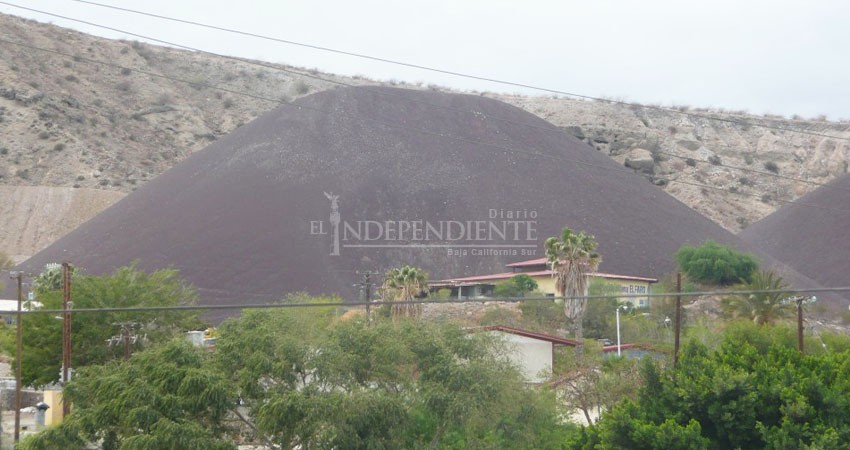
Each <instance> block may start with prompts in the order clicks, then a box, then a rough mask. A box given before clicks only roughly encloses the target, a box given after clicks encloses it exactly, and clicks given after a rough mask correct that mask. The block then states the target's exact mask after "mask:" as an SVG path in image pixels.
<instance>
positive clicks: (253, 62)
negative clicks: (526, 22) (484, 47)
mask: <svg viewBox="0 0 850 450" xmlns="http://www.w3.org/2000/svg"><path fill="white" fill-rule="evenodd" d="M72 1H76V2H79V3H85V4H91V5H95V6H100V7H106V8H111V9H116V10H120V11H124V12H130V13H134V14H141V15H146V16H150V17H155V18H159V19H164V20H174V21H177V22H180V23H186V24H191V25H195V26H201V27H207V28H211V29H216V30H220V31H226V32H231V33H237V34H243V35H246V36H250V37H256V38H263V39H269V40H273V41H279V42H283V43H293V42H291V41H287V40H280V39H277V38H271V37H268V36H262V35H258V34H255V33H249V32H242V31H239V30H233V29H229V28H225V27H217V26H213V25H207V24H202V23H198V22H193V21H187V20H183V19H175V18H171V17H168V16H163V15H158V14H153V13H147V12H143V11H137V10H133V9H129V8H122V7H116V6H112V5H107V4H102V3H97V2H91V1H87V0H72ZM0 4H5V5H8V6H12V7H15V8H20V9H24V10H28V11H31V12H36V13H39V14H44V15H49V16H52V17H57V18H61V19H65V20H69V21H74V22H78V23H83V24H86V25H89V26H93V27H98V28H102V29H106V30H110V31H114V32H117V33H123V34H126V35H130V36H134V37H138V38H141V39H145V40H148V41H153V42H159V43H161V44H164V45H168V46H172V47H177V48H183V49H186V50H190V51H193V52H197V53H203V54H208V55H211V56H216V57H220V58H225V59H230V60H235V61H239V62H242V63H247V64H251V65H257V66H260V67H264V68H268V69H272V70H278V71H282V72H286V73H290V74H294V75H298V76H304V77H307V78H311V79H315V80H318V81H323V82H327V83H330V84H335V85H339V86H347V87H355V86H358V85H357V84H354V83H346V82H343V81H339V80H334V79H331V78H324V77H321V76H318V75H314V74H311V73H307V72H303V71H296V70H292V69H288V68H286V67H281V66H280V65H277V64H270V63H264V62H261V61H256V60H249V59H245V58H239V57H234V56H230V55H224V54H219V53H215V52H210V51H207V50H203V49H199V48H195V47H191V46H187V45H183V44H179V43H176V42H172V41H166V40H163V39H158V38H155V37H152V36H147V35H142V34H138V33H133V32H130V31H127V30H122V29H118V28H114V27H109V26H106V25H101V24H97V23H94V22H90V21H86V20H82V19H77V18H73V17H69V16H65V15H60V14H55V13H51V12H48V11H44V10H38V9H35V8H29V7H25V6H21V5H17V4H14V3H10V2H6V1H2V0H0ZM296 44H297V43H296ZM304 45H308V46H309V44H304ZM195 84H197V83H195ZM541 89H542V88H541ZM380 95H389V96H394V95H396V94H395V93H393V92H392V91H383V92H380ZM570 95H573V96H577V97H581V98H586V99H591V100H595V101H605V102H609V103H614V104H621V105H626V106H630V107H640V108H647V109H656V110H662V111H665V112H669V113H676V114H683V113H685V111H681V110H678V109H670V108H658V107H654V106H649V105H641V104H637V103H630V102H622V101H611V100H609V99H603V98H597V97H590V96H581V95H578V94H570ZM398 96H399V97H401V95H398ZM403 98H404V100H406V101H412V102H417V103H423V104H427V105H429V106H432V107H436V108H443V109H449V110H454V111H460V110H458V109H456V108H452V107H446V106H443V105H436V104H433V103H430V102H426V101H422V100H418V99H411V98H409V97H403ZM460 112H463V113H468V112H470V111H460ZM689 115H691V116H694V117H700V118H703V119H707V120H720V119H721V118H718V117H716V116H706V115H703V114H693V113H690V114H689ZM487 118H488V119H491V120H497V121H502V122H507V123H513V124H516V125H520V126H527V127H532V128H537V129H546V130H548V128H546V127H542V126H539V125H536V124H532V123H527V122H518V121H514V120H511V119H505V118H500V117H493V116H488V117H487ZM736 123H738V124H740V125H746V126H754V127H761V126H762V124H758V123H754V122H745V121H736ZM768 128H771V127H768ZM771 129H776V128H775V127H774V128H771ZM782 130H784V131H786V132H790V133H797V134H807V135H816V136H820V137H828V138H833V139H839V140H841V139H844V140H848V141H850V137H846V138H845V137H842V136H833V135H825V134H822V133H811V132H808V131H805V130H794V129H788V128H783V129H782ZM658 153H663V154H667V155H670V156H673V157H677V158H682V159H689V158H687V157H683V156H680V155H677V154H674V153H669V152H660V151H659V152H658ZM690 159H693V158H690ZM712 164H713V165H720V166H723V167H727V168H732V169H736V170H741V171H749V172H753V173H759V174H761V175H767V176H774V177H777V178H783V179H787V180H791V181H795V182H799V183H804V184H810V185H813V186H818V187H822V186H825V184H824V183H817V182H814V181H811V180H805V179H802V178H796V177H789V176H787V175H780V174H775V173H769V172H761V171H756V170H753V169H749V168H743V167H737V166H728V165H723V164H714V163H712ZM691 184H694V183H691ZM706 187H711V188H715V189H716V187H714V186H706Z"/></svg>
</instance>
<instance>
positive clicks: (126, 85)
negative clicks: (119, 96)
mask: <svg viewBox="0 0 850 450" xmlns="http://www.w3.org/2000/svg"><path fill="white" fill-rule="evenodd" d="M115 88H116V89H118V90H119V91H121V92H130V90H131V89H132V88H133V84H132V83H130V82H129V81H127V80H124V81H119V82H118V83H116V84H115Z"/></svg>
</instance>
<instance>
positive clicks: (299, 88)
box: [292, 80, 310, 95]
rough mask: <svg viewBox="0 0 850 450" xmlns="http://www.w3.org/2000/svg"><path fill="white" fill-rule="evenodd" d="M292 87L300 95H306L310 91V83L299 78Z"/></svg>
mask: <svg viewBox="0 0 850 450" xmlns="http://www.w3.org/2000/svg"><path fill="white" fill-rule="evenodd" d="M292 89H293V90H294V91H295V93H296V94H298V95H304V94H306V93H308V92H310V85H309V84H307V83H305V82H304V80H298V81H296V82H295V84H293V85H292Z"/></svg>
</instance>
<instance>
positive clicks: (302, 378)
mask: <svg viewBox="0 0 850 450" xmlns="http://www.w3.org/2000/svg"><path fill="white" fill-rule="evenodd" d="M219 331H220V335H219V338H218V341H217V349H216V355H215V357H216V359H217V360H218V366H219V367H220V368H221V371H222V372H223V373H226V374H230V376H231V377H232V378H231V380H232V385H233V386H234V387H235V388H236V389H237V390H238V391H237V394H238V395H239V397H240V398H242V399H243V401H244V404H245V406H246V407H247V408H249V410H250V411H251V412H250V417H251V418H253V420H254V421H255V423H254V424H253V425H254V427H255V430H256V433H257V438H258V439H261V440H266V441H268V442H271V443H273V444H275V445H277V446H279V447H280V448H294V447H300V448H337V449H360V448H362V449H366V448H374V449H378V448H426V447H428V448H457V449H460V448H557V447H559V446H560V442H561V441H562V439H563V437H564V435H565V431H566V428H565V427H564V426H563V425H561V424H560V423H559V420H558V416H557V414H556V411H555V408H554V404H553V402H552V400H551V398H548V397H547V396H545V395H544V394H543V393H540V392H537V391H535V390H532V389H529V388H527V387H525V386H524V385H523V383H522V380H521V378H520V376H519V374H518V372H517V371H516V370H515V369H513V368H512V367H511V366H510V365H509V364H508V363H507V361H506V360H505V359H504V358H502V357H500V356H499V355H500V354H501V353H500V352H501V346H500V345H501V344H500V343H499V342H498V341H494V340H492V339H489V338H488V336H486V335H479V334H469V333H468V332H466V331H464V330H462V329H460V328H459V327H456V326H450V325H431V324H426V323H422V322H418V321H413V320H409V319H399V320H392V321H390V320H377V321H373V322H372V323H369V322H368V321H366V320H363V319H361V318H354V319H349V320H345V321H334V320H332V317H330V316H328V315H323V314H321V313H319V312H316V311H272V312H268V311H247V312H245V313H244V314H243V316H242V317H240V318H239V319H234V320H230V321H227V322H226V323H224V324H222V326H221V327H220V328H219Z"/></svg>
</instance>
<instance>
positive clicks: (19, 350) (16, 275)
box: [11, 272, 24, 446]
mask: <svg viewBox="0 0 850 450" xmlns="http://www.w3.org/2000/svg"><path fill="white" fill-rule="evenodd" d="M11 276H12V279H14V280H16V281H17V282H18V315H17V316H16V319H15V322H16V325H17V334H16V353H15V445H16V446H17V443H18V441H19V440H20V439H21V368H22V367H23V365H22V361H21V359H22V358H23V353H24V351H23V348H24V344H23V342H24V341H23V334H24V329H23V320H21V319H23V314H21V308H22V306H23V303H24V289H23V286H24V273H23V272H12V273H11Z"/></svg>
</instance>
